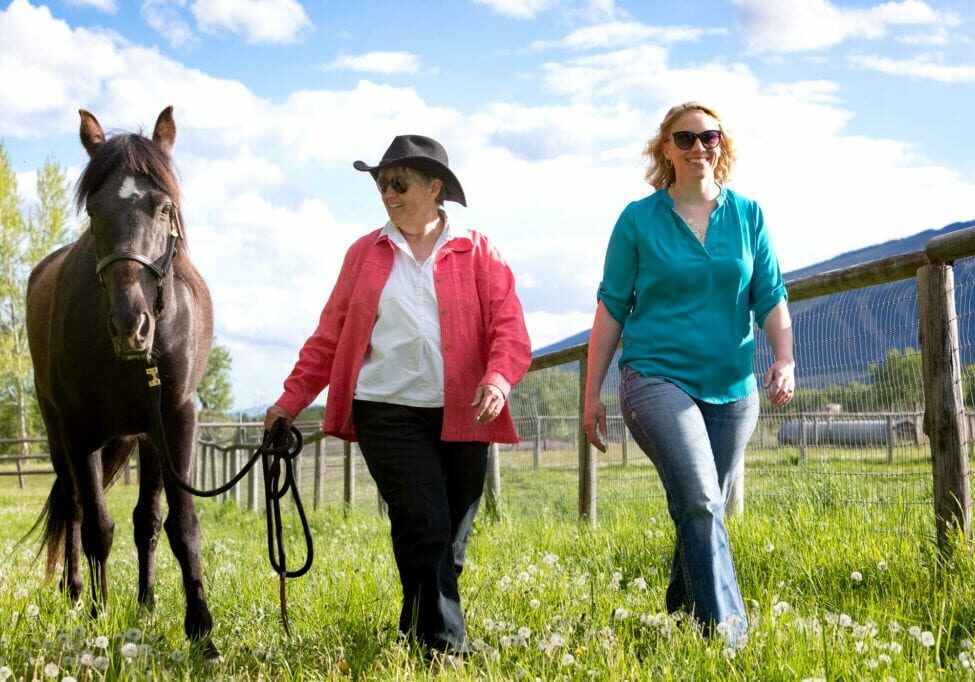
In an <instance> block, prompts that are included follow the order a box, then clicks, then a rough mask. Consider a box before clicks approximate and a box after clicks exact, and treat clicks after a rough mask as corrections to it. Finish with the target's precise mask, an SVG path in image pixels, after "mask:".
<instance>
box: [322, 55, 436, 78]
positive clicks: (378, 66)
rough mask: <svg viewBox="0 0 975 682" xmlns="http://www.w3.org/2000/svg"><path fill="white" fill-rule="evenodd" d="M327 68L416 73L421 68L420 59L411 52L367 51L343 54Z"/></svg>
mask: <svg viewBox="0 0 975 682" xmlns="http://www.w3.org/2000/svg"><path fill="white" fill-rule="evenodd" d="M326 68H329V69H351V70H352V71H371V72H374V73H416V72H417V71H419V70H420V59H419V57H417V56H416V55H415V54H412V53H410V52H367V53H366V54H360V55H343V56H341V57H339V58H338V59H336V60H335V61H333V62H332V63H331V64H329V65H328V66H327V67H326Z"/></svg>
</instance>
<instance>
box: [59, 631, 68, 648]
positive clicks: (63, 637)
mask: <svg viewBox="0 0 975 682" xmlns="http://www.w3.org/2000/svg"><path fill="white" fill-rule="evenodd" d="M58 644H60V645H61V646H67V645H69V644H71V635H69V634H68V633H67V632H65V631H64V630H61V632H59V633H58Z"/></svg>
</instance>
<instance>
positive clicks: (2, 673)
mask: <svg viewBox="0 0 975 682" xmlns="http://www.w3.org/2000/svg"><path fill="white" fill-rule="evenodd" d="M13 674H14V671H13V670H11V669H10V668H8V667H7V666H5V665H4V666H0V682H4V681H5V680H8V679H10V678H11V677H13Z"/></svg>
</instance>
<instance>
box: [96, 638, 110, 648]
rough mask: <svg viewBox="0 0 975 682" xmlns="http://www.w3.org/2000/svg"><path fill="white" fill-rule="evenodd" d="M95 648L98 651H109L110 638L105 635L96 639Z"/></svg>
mask: <svg viewBox="0 0 975 682" xmlns="http://www.w3.org/2000/svg"><path fill="white" fill-rule="evenodd" d="M95 648H96V649H107V648H108V637H106V636H105V635H98V637H95Z"/></svg>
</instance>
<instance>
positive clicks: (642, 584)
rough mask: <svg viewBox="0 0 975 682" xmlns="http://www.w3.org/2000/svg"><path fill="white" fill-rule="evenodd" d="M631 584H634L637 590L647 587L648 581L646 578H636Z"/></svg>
mask: <svg viewBox="0 0 975 682" xmlns="http://www.w3.org/2000/svg"><path fill="white" fill-rule="evenodd" d="M630 585H632V586H633V587H634V589H637V590H645V589H647V581H646V580H644V579H643V578H634V579H633V581H632V582H631V583H630Z"/></svg>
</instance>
